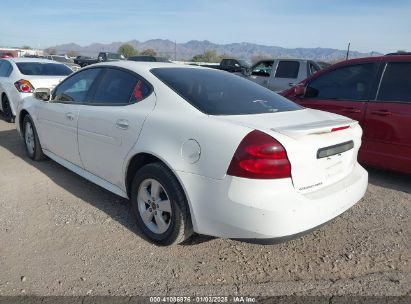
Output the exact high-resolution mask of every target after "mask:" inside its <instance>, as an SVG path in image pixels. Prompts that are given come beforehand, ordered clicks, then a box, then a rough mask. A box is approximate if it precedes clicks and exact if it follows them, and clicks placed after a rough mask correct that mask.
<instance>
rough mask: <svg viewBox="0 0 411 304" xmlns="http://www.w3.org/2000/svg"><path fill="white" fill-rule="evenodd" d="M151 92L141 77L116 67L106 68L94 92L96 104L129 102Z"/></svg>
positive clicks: (136, 100)
mask: <svg viewBox="0 0 411 304" xmlns="http://www.w3.org/2000/svg"><path fill="white" fill-rule="evenodd" d="M150 93H151V88H150V86H149V85H148V84H147V83H146V82H145V81H144V80H143V79H141V78H139V77H137V76H135V75H133V74H131V73H128V72H126V71H122V70H118V69H107V70H106V72H105V74H104V76H103V77H102V80H101V81H100V83H99V85H98V87H97V89H96V92H95V94H94V98H93V103H96V104H121V105H125V104H130V103H134V102H139V101H141V100H143V99H144V98H146V97H147V96H148V95H150Z"/></svg>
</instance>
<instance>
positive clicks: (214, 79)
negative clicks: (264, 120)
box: [151, 68, 301, 115]
mask: <svg viewBox="0 0 411 304" xmlns="http://www.w3.org/2000/svg"><path fill="white" fill-rule="evenodd" d="M151 72H152V73H153V74H154V75H155V76H156V77H157V78H159V79H160V80H161V81H162V82H164V83H165V84H166V85H167V86H169V87H170V88H171V89H173V90H174V91H175V92H176V93H177V94H179V95H180V96H181V97H183V98H184V99H185V100H187V101H188V102H189V103H190V104H192V105H193V106H194V107H196V108H197V109H199V110H200V111H201V112H203V113H205V114H210V115H242V114H262V113H274V112H283V111H294V110H299V109H301V107H299V106H298V105H296V104H295V103H293V102H291V101H289V100H288V99H286V98H284V97H282V96H280V95H278V94H276V93H274V92H272V91H270V90H268V89H266V88H264V87H262V86H260V85H258V84H256V83H254V82H252V81H250V80H247V79H245V78H242V77H240V76H237V75H232V74H230V73H226V72H221V71H215V70H213V69H190V68H155V69H152V70H151Z"/></svg>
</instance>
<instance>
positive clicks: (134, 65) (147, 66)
mask: <svg viewBox="0 0 411 304" xmlns="http://www.w3.org/2000/svg"><path fill="white" fill-rule="evenodd" d="M96 66H115V67H120V68H126V69H130V70H134V69H136V70H144V71H150V70H151V69H154V68H187V69H208V68H204V67H200V66H192V65H187V64H179V63H171V62H157V61H155V62H153V61H151V62H147V61H131V60H122V61H111V62H101V63H96V64H93V65H90V66H88V67H87V68H89V67H96Z"/></svg>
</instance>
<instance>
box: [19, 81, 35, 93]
mask: <svg viewBox="0 0 411 304" xmlns="http://www.w3.org/2000/svg"><path fill="white" fill-rule="evenodd" d="M14 86H15V87H16V89H17V91H19V92H21V93H32V92H33V91H34V87H33V85H32V84H31V83H30V81H28V80H24V79H20V80H19V81H16V82H15V83H14Z"/></svg>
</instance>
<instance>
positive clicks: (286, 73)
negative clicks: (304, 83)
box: [267, 60, 307, 92]
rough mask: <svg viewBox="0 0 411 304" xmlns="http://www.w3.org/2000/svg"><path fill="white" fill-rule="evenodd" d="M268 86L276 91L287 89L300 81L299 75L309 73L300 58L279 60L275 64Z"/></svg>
mask: <svg viewBox="0 0 411 304" xmlns="http://www.w3.org/2000/svg"><path fill="white" fill-rule="evenodd" d="M274 68H275V69H274V73H271V77H270V78H269V81H268V85H267V88H269V89H270V90H272V91H274V92H278V91H283V90H286V89H288V88H290V87H292V86H294V85H295V84H297V82H298V75H302V74H304V75H307V71H306V70H304V65H303V64H301V63H300V61H298V60H279V61H278V63H277V65H276V66H274Z"/></svg>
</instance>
